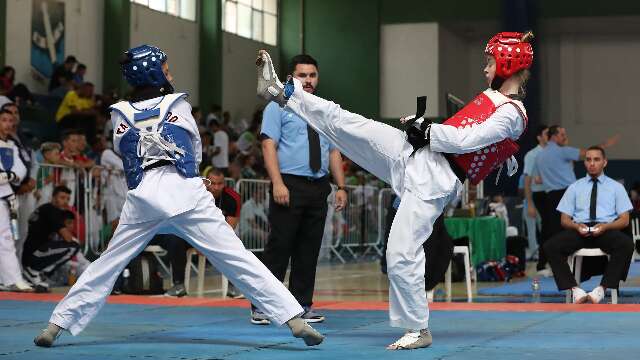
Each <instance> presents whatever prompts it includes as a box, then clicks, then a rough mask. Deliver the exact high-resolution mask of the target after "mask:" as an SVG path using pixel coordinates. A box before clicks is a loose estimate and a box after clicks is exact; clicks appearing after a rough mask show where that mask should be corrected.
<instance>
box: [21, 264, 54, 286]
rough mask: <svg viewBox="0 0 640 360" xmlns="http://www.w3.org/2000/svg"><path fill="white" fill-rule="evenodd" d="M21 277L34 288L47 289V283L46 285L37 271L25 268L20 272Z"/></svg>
mask: <svg viewBox="0 0 640 360" xmlns="http://www.w3.org/2000/svg"><path fill="white" fill-rule="evenodd" d="M22 276H23V277H24V278H25V279H26V280H27V281H28V282H30V283H31V285H33V286H34V287H38V288H40V289H43V288H44V289H49V283H47V282H46V281H45V280H44V279H43V277H42V275H41V273H40V272H39V271H36V270H33V269H32V268H30V267H25V268H24V269H23V270H22Z"/></svg>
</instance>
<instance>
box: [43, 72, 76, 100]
mask: <svg viewBox="0 0 640 360" xmlns="http://www.w3.org/2000/svg"><path fill="white" fill-rule="evenodd" d="M58 83H59V85H58V86H57V87H56V88H54V89H51V91H49V95H50V96H52V97H54V98H56V99H58V100H60V101H62V100H63V99H64V97H65V96H66V95H67V93H68V92H69V91H71V90H73V76H72V74H71V73H67V72H65V73H62V74H61V75H60V78H59V79H58Z"/></svg>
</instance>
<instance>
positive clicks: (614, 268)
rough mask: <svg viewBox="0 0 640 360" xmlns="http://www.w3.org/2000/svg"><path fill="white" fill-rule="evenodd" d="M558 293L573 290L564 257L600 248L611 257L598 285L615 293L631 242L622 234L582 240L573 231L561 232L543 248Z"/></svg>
mask: <svg viewBox="0 0 640 360" xmlns="http://www.w3.org/2000/svg"><path fill="white" fill-rule="evenodd" d="M544 248H545V251H546V253H547V258H548V259H549V264H551V269H552V270H553V276H554V277H555V280H556V285H558V289H559V290H567V289H571V288H572V287H574V286H577V283H576V280H575V278H574V276H573V274H571V270H570V269H569V264H568V263H567V257H568V256H569V255H571V254H573V253H574V252H576V251H577V250H579V249H582V248H600V249H601V250H602V251H604V252H605V253H607V254H608V255H610V256H611V258H610V259H609V263H608V264H607V267H606V269H605V271H604V276H603V277H602V281H601V282H600V285H602V286H604V287H606V288H610V289H617V288H618V284H619V283H620V280H621V279H623V278H625V277H626V275H627V271H628V270H629V264H630V263H631V257H632V256H633V241H632V240H631V238H630V237H629V236H628V235H627V234H625V233H623V232H622V231H617V230H610V231H607V232H605V233H604V234H602V235H600V236H598V237H586V238H585V237H582V236H580V234H578V232H577V231H575V230H564V231H561V232H560V233H558V234H556V235H555V236H553V237H552V238H551V239H549V240H548V241H547V243H546V244H545V245H544Z"/></svg>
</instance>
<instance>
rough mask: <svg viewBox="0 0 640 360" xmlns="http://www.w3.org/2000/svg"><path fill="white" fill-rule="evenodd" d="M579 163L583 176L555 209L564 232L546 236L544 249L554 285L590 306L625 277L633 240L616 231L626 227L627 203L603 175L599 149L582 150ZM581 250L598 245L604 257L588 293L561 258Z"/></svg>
mask: <svg viewBox="0 0 640 360" xmlns="http://www.w3.org/2000/svg"><path fill="white" fill-rule="evenodd" d="M584 165H585V167H586V168H587V176H585V177H584V178H582V179H579V180H578V181H576V182H574V183H573V184H571V185H570V186H569V188H568V189H567V191H566V192H565V194H564V196H563V197H562V200H561V201H560V204H559V205H558V208H557V210H558V211H559V212H560V213H561V214H562V216H561V222H562V227H563V228H564V229H565V230H564V231H562V232H560V233H558V234H557V235H555V236H553V237H551V238H550V239H549V241H547V243H546V244H545V245H544V250H545V252H546V254H547V258H548V259H549V263H550V264H551V268H552V269H553V275H554V277H555V280H556V284H557V285H558V289H559V290H567V289H571V291H572V293H573V302H574V303H584V302H586V301H591V302H593V303H594V304H596V303H599V302H600V301H601V300H602V298H603V297H604V293H605V290H606V289H607V288H612V289H617V288H618V284H619V283H620V280H622V279H625V278H626V276H627V272H628V270H629V264H630V262H631V256H632V255H633V241H632V240H631V238H630V237H629V236H628V235H626V234H625V233H623V232H622V231H621V230H623V229H624V228H626V227H627V226H628V225H629V211H630V210H631V209H633V207H632V206H631V201H630V200H629V196H628V195H627V192H626V190H625V189H624V187H623V186H622V185H621V184H620V183H618V182H616V181H615V180H613V179H611V178H609V177H607V176H606V175H604V172H603V170H604V168H605V166H607V159H606V155H605V152H604V149H602V147H599V146H592V147H590V148H589V149H587V150H586V155H585V160H584ZM582 248H600V249H602V251H604V252H605V253H607V254H608V255H609V256H610V259H609V263H608V264H607V267H606V269H605V272H604V276H603V277H602V281H601V282H600V286H598V287H596V288H595V289H593V290H592V291H591V292H589V293H588V294H587V293H586V292H585V291H584V290H582V289H581V288H579V287H578V285H577V283H576V280H575V279H574V277H573V275H572V274H571V270H570V269H569V265H568V264H567V257H568V256H569V255H571V254H573V253H574V252H576V251H577V250H579V249H582Z"/></svg>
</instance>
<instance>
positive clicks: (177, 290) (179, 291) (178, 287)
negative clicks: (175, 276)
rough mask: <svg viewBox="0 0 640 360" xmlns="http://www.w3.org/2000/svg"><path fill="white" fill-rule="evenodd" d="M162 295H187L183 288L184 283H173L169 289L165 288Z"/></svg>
mask: <svg viewBox="0 0 640 360" xmlns="http://www.w3.org/2000/svg"><path fill="white" fill-rule="evenodd" d="M164 295H165V296H175V297H183V296H185V295H187V289H185V287H184V284H175V285H173V287H172V288H171V289H169V290H167V292H165V293H164Z"/></svg>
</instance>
